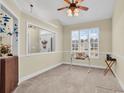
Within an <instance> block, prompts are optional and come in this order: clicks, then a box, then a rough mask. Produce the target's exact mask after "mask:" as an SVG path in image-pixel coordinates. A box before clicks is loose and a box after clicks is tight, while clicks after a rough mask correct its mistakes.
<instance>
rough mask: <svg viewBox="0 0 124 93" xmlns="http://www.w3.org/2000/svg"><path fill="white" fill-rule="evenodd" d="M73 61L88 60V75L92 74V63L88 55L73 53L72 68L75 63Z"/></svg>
mask: <svg viewBox="0 0 124 93" xmlns="http://www.w3.org/2000/svg"><path fill="white" fill-rule="evenodd" d="M73 59H76V60H85V59H88V62H89V69H88V73H89V72H90V69H91V62H90V58H89V56H88V55H87V54H86V53H84V52H73V53H72V54H71V66H72V63H73Z"/></svg>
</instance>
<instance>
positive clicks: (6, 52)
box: [0, 44, 13, 56]
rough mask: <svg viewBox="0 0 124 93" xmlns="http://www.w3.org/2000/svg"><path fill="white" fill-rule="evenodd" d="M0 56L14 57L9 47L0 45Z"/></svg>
mask: <svg viewBox="0 0 124 93" xmlns="http://www.w3.org/2000/svg"><path fill="white" fill-rule="evenodd" d="M0 56H13V55H12V53H11V47H10V46H9V45H4V44H1V45H0Z"/></svg>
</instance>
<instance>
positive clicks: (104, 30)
mask: <svg viewBox="0 0 124 93" xmlns="http://www.w3.org/2000/svg"><path fill="white" fill-rule="evenodd" d="M94 27H99V28H100V42H99V43H100V45H99V46H100V57H99V59H96V60H93V59H92V60H91V61H92V65H96V66H104V59H105V54H106V53H107V52H111V51H112V20H111V19H106V20H101V21H95V22H90V23H83V24H76V25H68V26H65V27H64V51H66V52H65V53H64V59H65V61H69V60H70V59H69V53H67V51H70V49H71V31H74V30H80V29H87V28H94Z"/></svg>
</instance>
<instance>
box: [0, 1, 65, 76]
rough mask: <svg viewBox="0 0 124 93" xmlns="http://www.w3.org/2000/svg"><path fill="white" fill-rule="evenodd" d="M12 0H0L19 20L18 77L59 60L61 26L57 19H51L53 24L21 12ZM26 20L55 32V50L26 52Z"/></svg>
mask: <svg viewBox="0 0 124 93" xmlns="http://www.w3.org/2000/svg"><path fill="white" fill-rule="evenodd" d="M13 1H14V0H2V1H1V2H2V3H3V4H4V5H5V6H6V7H7V8H8V9H9V10H11V11H12V12H13V13H14V14H15V15H16V16H17V17H18V18H19V21H20V25H19V26H20V27H19V55H20V57H19V75H20V78H22V77H25V76H27V75H30V74H33V73H35V72H38V71H39V70H42V69H44V68H48V67H50V66H53V65H55V64H58V63H60V62H61V60H62V58H63V53H62V51H63V27H62V25H61V24H60V23H59V22H58V21H52V23H54V25H51V24H50V23H46V22H43V21H40V20H38V19H36V18H34V17H31V16H29V15H27V14H24V13H22V12H21V11H20V10H19V9H18V8H17V7H16V5H15V3H14V2H13ZM27 22H30V23H33V24H35V25H38V26H40V27H41V28H45V29H47V30H50V31H54V32H55V33H56V52H54V53H49V54H48V53H46V54H36V55H29V56H27V54H26V43H27V42H26V31H27Z"/></svg>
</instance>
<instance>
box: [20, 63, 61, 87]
mask: <svg viewBox="0 0 124 93" xmlns="http://www.w3.org/2000/svg"><path fill="white" fill-rule="evenodd" d="M60 65H62V63H58V64H56V65H53V66H50V67H48V68H45V69H42V70H40V71H37V72H35V73H32V74H30V75H27V76H24V77H22V78H20V79H19V83H18V85H19V84H20V83H22V82H23V81H25V80H28V79H31V78H33V77H35V76H38V75H40V74H42V73H44V72H46V71H48V70H51V69H53V68H55V67H58V66H60Z"/></svg>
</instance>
